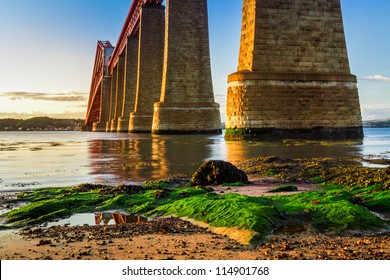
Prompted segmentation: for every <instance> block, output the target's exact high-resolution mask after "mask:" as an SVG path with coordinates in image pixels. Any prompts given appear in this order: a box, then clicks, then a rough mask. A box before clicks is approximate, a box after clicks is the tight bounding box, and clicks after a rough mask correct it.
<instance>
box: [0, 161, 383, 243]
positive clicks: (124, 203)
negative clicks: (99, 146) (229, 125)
mask: <svg viewBox="0 0 390 280" xmlns="http://www.w3.org/2000/svg"><path fill="white" fill-rule="evenodd" d="M244 165H245V166H246V168H247V169H248V170H249V169H252V172H253V173H255V174H259V173H260V172H266V174H269V172H271V171H272V172H273V174H275V175H274V176H275V179H276V180H289V181H291V182H294V181H302V180H310V179H312V180H313V178H314V179H315V181H318V182H325V183H322V184H321V185H319V186H320V187H321V188H319V190H318V191H310V192H303V193H294V194H291V195H285V196H283V195H275V196H264V197H248V196H244V195H239V194H223V195H218V194H216V193H214V192H210V189H209V188H199V187H192V186H191V185H187V186H186V185H185V182H182V183H177V182H176V181H172V182H169V181H164V180H158V181H149V182H145V183H144V184H143V185H119V186H104V185H93V184H82V185H79V186H75V187H71V188H53V189H41V190H36V191H33V192H29V193H24V194H23V195H22V196H21V197H20V198H19V201H24V202H27V203H28V204H27V205H26V206H23V207H21V208H19V209H15V210H13V211H10V212H8V213H5V214H3V215H1V216H2V217H3V218H5V219H6V223H7V224H11V225H13V226H17V227H21V226H24V225H30V224H39V223H42V222H45V221H49V220H52V219H58V218H61V217H66V216H69V215H72V214H75V213H86V212H94V211H106V210H107V211H108V210H123V211H126V212H128V213H133V214H138V215H145V216H149V217H158V216H167V215H175V216H179V217H187V218H190V219H193V220H196V221H200V222H206V223H208V224H209V225H210V226H213V227H227V228H238V229H243V230H250V231H252V232H254V233H256V236H255V237H254V239H253V240H254V241H256V240H261V239H262V238H264V237H265V236H267V235H269V234H270V233H271V232H273V231H274V230H275V229H277V228H279V227H282V226H285V225H295V224H302V223H304V224H305V225H308V228H309V229H310V230H313V231H333V232H338V233H342V232H344V231H348V230H350V229H354V230H355V229H357V230H376V229H378V228H387V229H388V228H389V227H390V224H389V222H388V221H385V220H382V219H381V218H380V217H378V216H377V215H375V213H372V212H371V211H374V212H379V213H385V214H386V213H390V190H389V189H388V187H387V185H386V182H388V177H387V176H388V169H382V170H377V169H373V170H366V169H365V168H363V167H360V166H347V167H345V166H344V167H341V168H342V169H340V170H339V171H337V169H338V168H340V165H339V163H337V162H336V163H335V162H332V161H329V160H326V159H325V160H315V159H313V160H308V161H303V160H288V159H279V158H276V157H267V158H258V159H253V160H252V161H248V162H246V163H244ZM355 171H358V172H356V173H355V177H353V176H352V175H353V172H355ZM332 172H333V173H332ZM346 174H349V175H350V176H349V177H347V178H344V179H343V178H341V177H342V176H344V175H346ZM370 176H377V177H378V178H374V179H372V178H370ZM340 182H341V183H342V184H340ZM283 191H286V190H283Z"/></svg>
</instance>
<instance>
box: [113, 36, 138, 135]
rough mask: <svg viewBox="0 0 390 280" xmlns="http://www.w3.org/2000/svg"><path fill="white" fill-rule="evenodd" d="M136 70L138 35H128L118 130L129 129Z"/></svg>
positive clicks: (133, 102)
mask: <svg viewBox="0 0 390 280" xmlns="http://www.w3.org/2000/svg"><path fill="white" fill-rule="evenodd" d="M137 70H138V37H137V36H129V37H128V38H127V45H126V58H125V84H124V95H123V106H122V116H121V117H120V118H119V119H118V132H128V131H129V118H130V113H132V112H133V111H134V104H135V96H136V91H137Z"/></svg>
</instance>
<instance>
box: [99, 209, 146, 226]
mask: <svg viewBox="0 0 390 280" xmlns="http://www.w3.org/2000/svg"><path fill="white" fill-rule="evenodd" d="M94 216H95V225H100V224H101V222H103V224H104V225H108V223H109V222H110V221H111V220H114V223H115V224H116V225H122V224H137V223H140V222H145V221H147V220H148V219H147V218H145V217H143V216H138V215H129V214H124V213H120V212H100V213H94Z"/></svg>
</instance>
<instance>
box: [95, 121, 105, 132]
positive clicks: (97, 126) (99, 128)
mask: <svg viewBox="0 0 390 280" xmlns="http://www.w3.org/2000/svg"><path fill="white" fill-rule="evenodd" d="M106 126H107V124H106V123H93V126H92V131H93V132H106Z"/></svg>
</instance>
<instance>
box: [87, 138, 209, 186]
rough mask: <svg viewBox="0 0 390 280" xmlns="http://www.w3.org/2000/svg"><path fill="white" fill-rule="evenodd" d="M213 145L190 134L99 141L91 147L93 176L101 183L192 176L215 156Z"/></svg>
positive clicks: (205, 139) (91, 143)
mask: <svg viewBox="0 0 390 280" xmlns="http://www.w3.org/2000/svg"><path fill="white" fill-rule="evenodd" d="M214 142H215V141H214V140H213V139H212V137H210V136H207V137H206V136H188V135H187V136H186V135H183V136H175V137H172V136H164V135H161V136H159V135H147V134H142V135H130V136H128V137H124V138H122V139H96V140H93V141H91V142H90V144H89V153H90V160H91V163H90V165H91V168H92V172H91V174H93V175H98V176H100V177H101V179H100V181H101V182H102V183H104V182H107V181H115V182H116V183H118V182H123V183H128V182H139V181H144V180H152V179H160V178H165V177H168V176H170V175H175V174H183V175H186V176H190V175H191V174H192V173H193V172H195V170H196V168H197V167H198V166H199V165H200V164H201V163H202V162H203V161H205V160H207V159H209V158H211V157H212V155H213V148H212V147H211V146H213V145H214V144H215V143H214ZM111 179H112V180H111Z"/></svg>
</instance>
